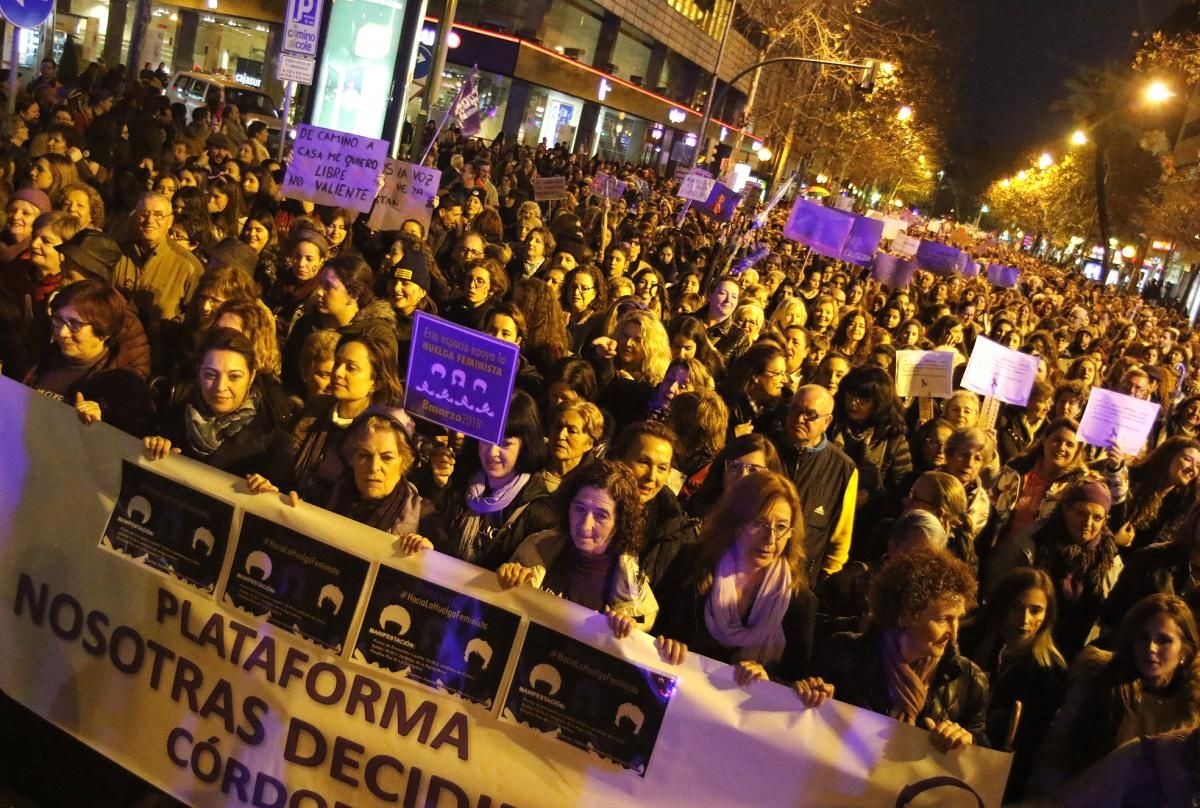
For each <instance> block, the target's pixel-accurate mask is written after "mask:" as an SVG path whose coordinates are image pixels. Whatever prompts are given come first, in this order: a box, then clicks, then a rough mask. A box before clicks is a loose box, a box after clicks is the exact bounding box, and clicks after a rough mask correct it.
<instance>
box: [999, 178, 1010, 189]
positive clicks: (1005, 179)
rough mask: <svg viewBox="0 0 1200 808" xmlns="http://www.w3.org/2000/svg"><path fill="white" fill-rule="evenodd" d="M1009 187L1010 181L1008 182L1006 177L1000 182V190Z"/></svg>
mask: <svg viewBox="0 0 1200 808" xmlns="http://www.w3.org/2000/svg"><path fill="white" fill-rule="evenodd" d="M1010 185H1012V180H1010V179H1009V178H1008V177H1005V178H1004V179H1002V180H1000V187H1001V188H1007V187H1008V186H1010Z"/></svg>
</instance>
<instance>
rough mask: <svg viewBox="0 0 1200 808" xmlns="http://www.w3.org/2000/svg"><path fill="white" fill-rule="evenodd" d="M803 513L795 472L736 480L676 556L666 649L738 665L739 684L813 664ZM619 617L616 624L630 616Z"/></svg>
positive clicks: (665, 589) (667, 578)
mask: <svg viewBox="0 0 1200 808" xmlns="http://www.w3.org/2000/svg"><path fill="white" fill-rule="evenodd" d="M804 569H805V566H804V517H803V513H802V511H801V509H800V499H799V497H798V496H797V494H796V488H795V486H793V485H792V483H791V481H790V480H788V479H787V477H785V476H783V475H782V474H776V473H774V472H760V473H755V474H750V475H747V476H745V477H742V478H741V479H739V480H737V481H736V482H735V483H734V484H733V485H732V486H730V488H729V490H728V491H726V492H725V494H724V496H722V497H721V499H720V500H719V501H718V502H717V504H716V505H715V506H714V508H713V510H712V511H711V513H710V514H709V517H708V519H707V520H706V521H705V524H704V528H703V529H702V530H701V532H700V537H699V541H698V542H697V544H695V545H693V546H692V547H690V548H686V549H685V550H681V551H680V553H679V555H678V556H676V559H675V561H674V562H673V563H672V565H671V568H669V569H668V570H667V572H666V574H665V575H664V576H663V579H662V583H661V584H660V586H659V600H660V603H661V604H662V611H661V613H660V616H659V622H658V626H657V628H658V630H659V631H660V632H662V634H663V638H662V639H661V640H660V643H659V647H660V651H662V653H663V656H664V658H667V659H668V660H670V661H675V660H677V659H680V658H682V656H683V654H684V653H685V651H686V649H687V648H690V649H692V650H694V651H698V652H700V653H702V654H704V655H705V656H709V657H712V658H713V659H718V660H721V661H725V662H729V663H731V664H734V665H735V669H734V676H735V679H736V681H737V682H738V684H741V685H745V684H749V683H750V682H753V681H755V680H758V679H767V678H769V677H775V678H780V679H784V680H788V681H790V680H791V678H792V677H795V676H798V675H800V674H801V673H803V672H804V670H805V668H806V667H807V665H808V657H809V653H810V650H811V648H812V633H813V621H814V619H815V617H816V597H815V596H814V595H813V593H812V591H811V590H809V588H808V586H807V574H806V573H805V572H804ZM611 622H613V624H614V625H613V629H614V632H616V633H617V634H618V636H620V635H621V631H620V629H621V626H619V625H618V624H617V621H611Z"/></svg>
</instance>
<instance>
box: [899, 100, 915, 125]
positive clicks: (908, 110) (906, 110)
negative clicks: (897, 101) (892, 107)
mask: <svg viewBox="0 0 1200 808" xmlns="http://www.w3.org/2000/svg"><path fill="white" fill-rule="evenodd" d="M912 116H913V108H912V107H910V106H909V105H908V104H905V105H904V106H902V107H900V109H898V110H896V120H898V121H900V123H904V122H905V121H908V120H911V119H912Z"/></svg>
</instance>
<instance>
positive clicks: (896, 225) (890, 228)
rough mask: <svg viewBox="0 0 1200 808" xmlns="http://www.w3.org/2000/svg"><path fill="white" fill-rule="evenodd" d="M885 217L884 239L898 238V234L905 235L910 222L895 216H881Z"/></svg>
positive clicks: (881, 217)
mask: <svg viewBox="0 0 1200 808" xmlns="http://www.w3.org/2000/svg"><path fill="white" fill-rule="evenodd" d="M877 218H880V219H883V240H884V241H890V240H892V239H894V238H896V236H897V235H904V234H905V232H906V231H907V230H908V222H906V221H904V220H903V219H897V218H895V217H894V216H886V217H885V216H879V217H877Z"/></svg>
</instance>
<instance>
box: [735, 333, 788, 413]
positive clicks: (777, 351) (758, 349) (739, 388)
mask: <svg viewBox="0 0 1200 808" xmlns="http://www.w3.org/2000/svg"><path fill="white" fill-rule="evenodd" d="M786 380H787V356H786V354H785V353H784V351H783V349H782V348H780V347H779V346H778V345H777V344H775V343H774V342H773V341H764V342H761V343H759V344H757V345H753V346H751V347H750V349H749V350H747V351H746V352H745V353H744V354H742V356H741V357H739V358H738V359H736V360H735V361H734V363H733V365H732V366H731V367H730V368H729V375H728V377H727V378H726V380H725V384H724V387H723V393H724V398H725V402H726V404H727V405H728V407H729V437H734V436H736V435H745V434H747V433H749V432H762V433H764V434H769V433H771V432H772V431H773V430H774V429H775V428H776V427H777V426H778V424H779V421H780V419H781V417H782V414H783V410H782V407H783V401H784V384H785V382H786Z"/></svg>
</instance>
